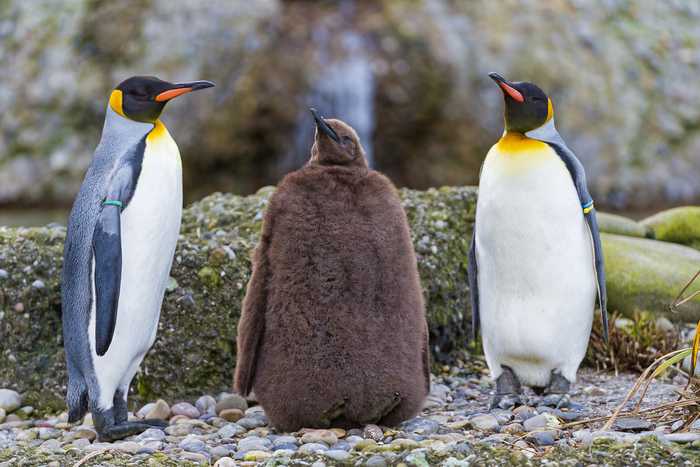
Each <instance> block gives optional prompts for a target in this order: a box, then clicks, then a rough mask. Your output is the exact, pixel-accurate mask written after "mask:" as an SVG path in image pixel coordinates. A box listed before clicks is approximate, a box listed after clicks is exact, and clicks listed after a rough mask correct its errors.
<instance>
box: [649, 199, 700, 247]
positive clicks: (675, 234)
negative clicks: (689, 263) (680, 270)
mask: <svg viewBox="0 0 700 467" xmlns="http://www.w3.org/2000/svg"><path fill="white" fill-rule="evenodd" d="M639 223H640V224H641V225H643V226H645V227H647V228H649V229H651V230H652V231H653V232H654V238H656V239H657V240H661V241H664V242H672V243H680V244H683V245H688V246H689V247H692V248H695V249H696V250H700V207H699V206H682V207H679V208H673V209H668V210H666V211H661V212H659V213H657V214H654V215H653V216H650V217H647V218H646V219H644V220H642V221H640V222H639Z"/></svg>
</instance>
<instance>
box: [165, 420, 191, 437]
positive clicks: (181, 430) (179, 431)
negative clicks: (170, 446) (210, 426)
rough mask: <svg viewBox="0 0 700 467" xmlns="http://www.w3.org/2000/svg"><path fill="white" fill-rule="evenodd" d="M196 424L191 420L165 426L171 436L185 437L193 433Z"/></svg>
mask: <svg viewBox="0 0 700 467" xmlns="http://www.w3.org/2000/svg"><path fill="white" fill-rule="evenodd" d="M193 430H194V425H193V424H192V423H190V422H184V423H175V424H174V425H170V426H168V427H166V428H165V432H166V433H167V434H169V435H170V436H177V437H180V438H181V437H184V436H187V435H188V434H190V433H192V431H193Z"/></svg>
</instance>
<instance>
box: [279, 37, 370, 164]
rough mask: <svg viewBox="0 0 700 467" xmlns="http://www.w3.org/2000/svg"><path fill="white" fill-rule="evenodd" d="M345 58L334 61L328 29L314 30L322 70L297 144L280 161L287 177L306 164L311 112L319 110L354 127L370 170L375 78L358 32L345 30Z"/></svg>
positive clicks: (301, 120)
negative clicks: (314, 109) (312, 108)
mask: <svg viewBox="0 0 700 467" xmlns="http://www.w3.org/2000/svg"><path fill="white" fill-rule="evenodd" d="M341 34H342V36H341V44H342V47H343V49H344V51H345V54H343V58H342V59H340V60H338V59H336V58H334V55H336V54H333V53H332V51H331V50H330V48H329V43H330V38H329V34H328V31H327V30H326V29H325V28H321V27H318V28H316V29H315V30H314V33H313V41H314V43H315V44H316V45H317V51H316V53H315V57H314V58H315V60H316V62H317V63H318V65H319V67H320V69H321V70H322V72H321V75H320V76H318V77H316V78H315V79H314V80H313V82H312V83H311V88H310V90H309V91H308V93H307V95H306V98H305V101H306V106H305V107H306V108H304V109H303V110H302V111H301V112H300V114H299V116H298V117H297V123H296V130H295V136H294V145H293V147H292V149H291V150H290V151H289V152H288V153H287V154H286V155H285V157H284V158H283V160H282V161H281V162H280V164H279V166H278V169H279V170H280V171H281V172H282V173H281V174H280V175H284V174H285V173H288V172H290V171H292V170H296V169H298V168H299V167H301V166H302V165H303V164H305V163H306V162H307V161H308V160H309V157H310V154H311V146H312V145H313V142H314V133H315V124H314V119H313V117H312V116H311V112H309V109H310V108H311V107H314V108H316V109H317V110H318V111H319V112H320V113H321V115H323V116H324V117H325V118H337V119H339V120H343V121H344V122H345V123H347V124H348V125H350V126H352V127H353V128H354V129H355V131H356V132H357V135H358V136H359V137H360V142H361V143H362V147H363V148H364V150H365V153H366V154H367V160H368V161H369V165H370V167H373V166H374V163H373V157H372V132H373V131H374V124H375V122H374V88H375V83H374V75H373V73H372V66H371V62H370V59H369V58H368V57H367V55H366V54H365V44H364V40H363V39H362V37H361V36H360V34H358V33H357V32H356V31H343V32H342V33H341Z"/></svg>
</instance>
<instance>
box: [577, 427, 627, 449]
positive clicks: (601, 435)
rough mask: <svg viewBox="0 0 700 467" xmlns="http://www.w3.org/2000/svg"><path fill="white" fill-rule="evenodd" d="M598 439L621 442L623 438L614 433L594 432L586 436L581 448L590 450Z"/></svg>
mask: <svg viewBox="0 0 700 467" xmlns="http://www.w3.org/2000/svg"><path fill="white" fill-rule="evenodd" d="M597 439H612V440H615V441H620V440H621V439H622V437H621V436H620V435H619V434H618V433H615V432H612V431H594V432H592V433H589V434H588V435H586V436H585V437H584V438H583V440H582V441H581V448H583V449H588V448H590V447H591V446H592V445H593V441H595V440H597Z"/></svg>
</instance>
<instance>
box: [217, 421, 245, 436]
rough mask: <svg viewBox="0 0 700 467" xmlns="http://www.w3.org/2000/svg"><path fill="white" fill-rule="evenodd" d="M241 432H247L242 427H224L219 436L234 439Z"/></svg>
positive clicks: (233, 425) (232, 425)
mask: <svg viewBox="0 0 700 467" xmlns="http://www.w3.org/2000/svg"><path fill="white" fill-rule="evenodd" d="M241 431H242V432H245V431H246V430H245V429H244V428H243V427H241V426H240V425H236V424H230V425H224V426H222V427H221V428H220V429H219V432H218V433H217V434H218V435H219V436H221V437H222V438H233V437H234V436H236V434H237V433H238V432H241Z"/></svg>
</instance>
